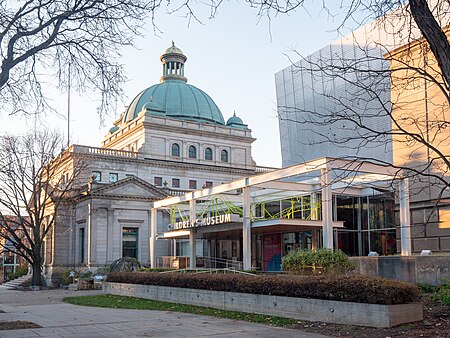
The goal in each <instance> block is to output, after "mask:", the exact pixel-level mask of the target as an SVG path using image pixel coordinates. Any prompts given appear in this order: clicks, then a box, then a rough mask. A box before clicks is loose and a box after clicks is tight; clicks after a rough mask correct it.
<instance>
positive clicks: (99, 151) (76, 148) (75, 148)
mask: <svg viewBox="0 0 450 338" xmlns="http://www.w3.org/2000/svg"><path fill="white" fill-rule="evenodd" d="M71 148H72V149H71V151H72V152H74V153H80V154H94V155H107V156H115V157H126V158H137V156H138V153H137V152H135V151H127V150H119V149H109V148H97V147H89V146H80V145H76V144H74V145H72V146H71Z"/></svg>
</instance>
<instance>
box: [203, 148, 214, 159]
mask: <svg viewBox="0 0 450 338" xmlns="http://www.w3.org/2000/svg"><path fill="white" fill-rule="evenodd" d="M212 159H213V151H212V149H211V148H209V147H208V148H206V149H205V160H207V161H212Z"/></svg>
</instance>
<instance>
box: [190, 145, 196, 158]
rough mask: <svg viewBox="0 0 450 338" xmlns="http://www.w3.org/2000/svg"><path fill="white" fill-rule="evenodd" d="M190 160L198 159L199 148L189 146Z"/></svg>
mask: <svg viewBox="0 0 450 338" xmlns="http://www.w3.org/2000/svg"><path fill="white" fill-rule="evenodd" d="M189 158H197V148H195V146H189Z"/></svg>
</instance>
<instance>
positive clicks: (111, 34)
mask: <svg viewBox="0 0 450 338" xmlns="http://www.w3.org/2000/svg"><path fill="white" fill-rule="evenodd" d="M160 4H161V2H158V1H147V0H106V1H105V0H21V1H9V0H0V54H1V61H0V65H1V68H0V94H1V95H0V106H2V107H3V110H7V109H8V110H9V112H11V113H14V112H17V111H24V112H28V113H34V112H35V111H36V109H37V111H38V112H40V111H43V110H45V109H47V108H49V106H50V105H49V104H48V100H47V98H46V95H45V94H46V90H45V88H46V87H48V86H50V83H52V84H56V86H57V87H59V88H61V89H65V88H67V86H68V85H69V81H70V85H71V87H72V88H74V89H76V90H78V91H79V92H97V93H99V94H100V95H101V98H102V99H101V104H100V108H101V111H102V112H106V111H108V109H111V108H113V107H114V102H116V100H117V98H118V97H120V95H121V94H122V85H123V83H124V81H125V80H126V77H125V75H124V72H123V67H122V65H121V64H120V63H119V57H120V47H121V46H129V45H132V43H133V39H134V38H135V37H136V36H139V35H140V34H141V28H142V26H143V25H144V24H145V23H146V20H145V19H146V18H147V17H148V16H149V15H151V14H152V13H153V12H154V11H155V10H156V9H157V8H158V7H159V6H160Z"/></svg>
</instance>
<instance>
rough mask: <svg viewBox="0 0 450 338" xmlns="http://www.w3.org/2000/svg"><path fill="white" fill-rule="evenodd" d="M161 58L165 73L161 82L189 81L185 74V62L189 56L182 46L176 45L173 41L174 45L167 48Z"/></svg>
mask: <svg viewBox="0 0 450 338" xmlns="http://www.w3.org/2000/svg"><path fill="white" fill-rule="evenodd" d="M160 59H161V62H162V64H163V75H162V76H161V79H160V81H161V82H164V81H168V80H180V81H183V82H187V78H186V77H185V76H184V63H185V62H186V60H187V57H186V55H184V54H183V52H182V51H181V49H180V48H178V47H176V46H175V43H174V42H173V41H172V46H171V47H169V48H167V49H166V50H165V52H164V54H163V55H161V58H160Z"/></svg>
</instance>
